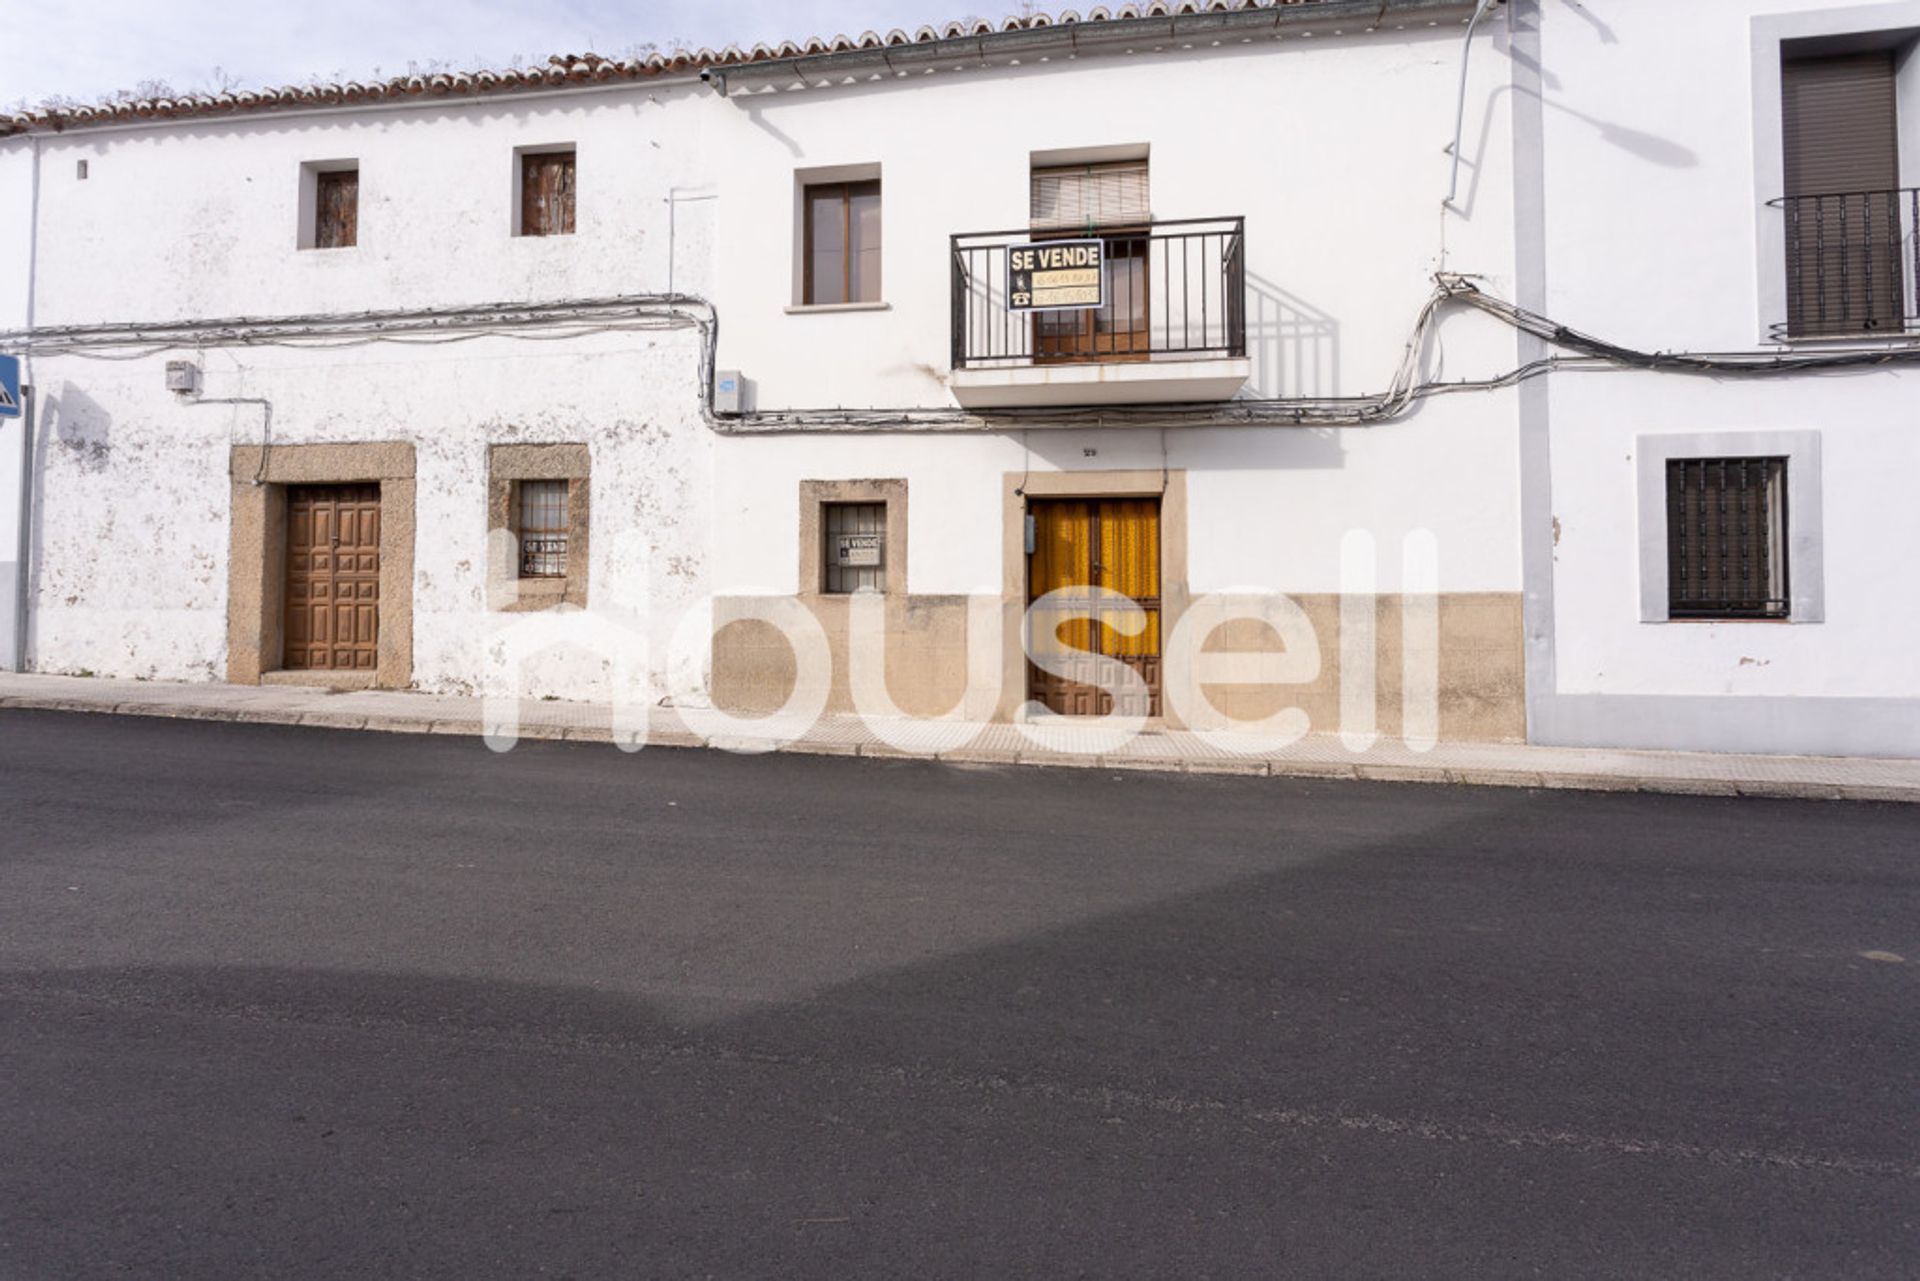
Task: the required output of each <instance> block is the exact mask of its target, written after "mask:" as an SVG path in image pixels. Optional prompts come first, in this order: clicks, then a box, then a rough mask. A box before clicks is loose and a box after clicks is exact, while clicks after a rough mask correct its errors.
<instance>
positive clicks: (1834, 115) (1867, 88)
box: [1780, 50, 1900, 196]
mask: <svg viewBox="0 0 1920 1281" xmlns="http://www.w3.org/2000/svg"><path fill="white" fill-rule="evenodd" d="M1780 70H1781V82H1780V88H1781V95H1780V100H1781V116H1782V119H1781V125H1782V134H1783V136H1782V141H1783V149H1784V152H1785V160H1786V180H1787V190H1786V192H1785V194H1786V195H1789V196H1821V195H1828V194H1831V193H1835V192H1862V191H1891V190H1893V189H1894V188H1895V187H1898V186H1899V185H1900V158H1899V157H1900V150H1899V136H1898V132H1897V124H1896V121H1897V120H1898V114H1897V108H1896V106H1895V102H1896V100H1895V97H1894V76H1893V54H1892V53H1891V52H1889V51H1886V50H1882V51H1879V52H1876V53H1861V54H1848V55H1846V56H1844V57H1835V58H1796V59H1793V60H1792V61H1789V62H1786V63H1783V64H1782V66H1781V69H1780Z"/></svg>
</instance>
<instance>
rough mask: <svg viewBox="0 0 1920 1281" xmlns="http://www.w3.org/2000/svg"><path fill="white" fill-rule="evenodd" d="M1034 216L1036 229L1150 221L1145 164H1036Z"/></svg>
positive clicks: (1033, 193)
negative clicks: (1047, 165) (1040, 166)
mask: <svg viewBox="0 0 1920 1281" xmlns="http://www.w3.org/2000/svg"><path fill="white" fill-rule="evenodd" d="M1030 217H1031V221H1032V224H1033V229H1034V230H1035V231H1071V230H1074V229H1081V230H1091V229H1093V228H1096V227H1137V226H1141V225H1143V224H1145V223H1147V222H1150V221H1151V220H1152V217H1153V214H1152V210H1151V207H1150V203H1149V201H1148V198H1147V162H1146V161H1144V160H1121V161H1113V162H1110V163H1105V164H1088V165H1054V166H1049V167H1045V168H1036V169H1035V170H1034V171H1033V182H1032V198H1031V207H1030Z"/></svg>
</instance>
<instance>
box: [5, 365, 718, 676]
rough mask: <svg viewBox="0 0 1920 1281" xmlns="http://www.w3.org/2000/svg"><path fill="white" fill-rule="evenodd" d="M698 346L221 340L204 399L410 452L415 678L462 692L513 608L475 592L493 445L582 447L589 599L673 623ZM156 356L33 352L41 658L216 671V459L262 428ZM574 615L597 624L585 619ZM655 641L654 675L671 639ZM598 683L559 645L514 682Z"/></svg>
mask: <svg viewBox="0 0 1920 1281" xmlns="http://www.w3.org/2000/svg"><path fill="white" fill-rule="evenodd" d="M698 350H699V340H698V336H697V334H695V333H694V331H692V330H685V331H673V332H660V333H620V334H606V335H601V336H596V337H591V338H577V339H570V340H568V341H567V342H565V343H545V342H536V343H529V342H517V341H514V340H511V339H505V338H497V337H490V338H486V339H481V340H477V341H474V342H467V343H460V344H456V345H453V346H448V347H439V348H418V347H399V346H381V347H374V348H347V349H345V350H341V351H333V352H325V351H316V350H287V349H281V348H250V349H243V350H218V351H209V352H207V353H206V354H205V356H204V366H205V386H204V391H203V395H204V397H205V398H207V399H209V400H212V399H214V398H220V397H246V396H265V397H268V398H271V399H272V400H273V403H274V412H273V434H272V443H273V444H275V445H293V444H316V443H340V442H364V441H404V442H407V443H411V444H412V445H413V446H414V447H415V450H416V508H417V510H416V520H417V526H416V541H415V551H414V579H413V611H414V613H413V623H414V677H415V683H416V685H417V686H418V687H419V688H420V689H423V690H428V691H433V692H443V693H466V692H472V691H474V690H475V688H476V680H477V677H478V675H479V673H480V672H481V671H482V670H483V667H484V661H485V656H484V651H485V647H486V646H487V644H488V642H489V638H490V637H492V636H493V635H495V633H496V632H497V631H498V630H499V629H500V628H503V627H507V626H511V625H513V624H514V623H515V622H517V621H519V620H522V619H524V618H526V617H527V616H526V615H514V614H503V613H501V612H499V611H495V610H490V609H489V608H488V607H487V600H486V568H487V541H486V540H487V520H486V512H487V493H486V487H487V447H488V446H489V445H492V444H502V443H518V442H543V443H544V442H586V443H587V444H589V445H590V446H591V450H592V478H591V485H592V498H591V501H592V510H593V522H594V527H593V536H592V539H591V540H590V549H591V563H590V565H589V568H588V573H589V580H588V581H589V587H588V590H589V602H590V604H591V605H592V606H594V607H595V608H607V609H614V610H624V611H630V612H635V613H637V612H639V611H640V610H642V609H643V608H644V607H646V606H648V605H649V604H650V605H651V606H652V607H653V610H654V614H655V617H656V619H667V620H670V619H671V618H672V617H673V616H675V615H677V613H678V612H679V611H680V610H683V609H685V608H686V606H687V605H688V603H689V602H690V601H692V600H693V599H694V598H696V597H698V596H699V595H700V594H701V593H703V592H704V590H705V579H706V546H705V544H706V526H707V519H706V514H705V496H706V493H707V490H708V487H709V483H710V482H709V474H708V469H709V463H708V457H709V453H710V449H711V436H710V435H709V433H708V432H707V430H706V428H705V427H704V425H703V424H702V423H701V421H700V418H699V413H698V400H697V396H698V384H697V381H696V379H695V370H696V368H697V360H698ZM164 363H165V357H163V356H162V357H154V358H151V359H144V360H139V361H134V362H127V363H114V364H103V363H102V362H96V361H85V360H80V359H76V358H71V357H63V358H57V359H47V360H43V361H42V362H41V368H42V371H43V376H44V377H46V379H47V381H48V383H49V386H50V395H49V405H48V411H49V412H48V415H47V423H48V433H47V438H46V442H45V447H44V450H43V456H42V459H41V469H40V470H41V476H42V506H41V515H42V520H41V522H40V535H39V538H40V544H39V555H40V560H39V566H40V568H39V574H38V583H37V595H38V600H39V605H38V609H37V613H36V615H35V620H34V632H33V639H32V647H31V653H32V654H33V655H34V656H35V658H36V661H37V665H38V668H39V670H42V671H62V672H83V671H90V672H93V673H95V674H98V675H102V676H119V677H146V678H153V679H172V680H195V679H200V680H215V679H219V678H220V677H221V676H222V674H223V673H224V670H225V662H226V637H227V618H226V605H227V578H228V571H229V560H228V539H229V515H230V513H229V506H230V497H229V487H228V476H227V473H228V458H229V453H230V450H231V448H232V446H234V445H250V444H257V443H259V441H260V433H261V424H262V411H261V408H260V407H259V406H257V405H222V404H212V403H207V404H197V405H196V404H193V403H191V402H189V401H184V400H181V399H178V398H176V397H174V396H173V395H172V394H171V393H169V392H167V391H166V390H165V389H164ZM561 630H562V633H563V634H565V633H566V632H567V631H568V629H567V628H566V627H564V626H563V627H562V629H561ZM572 631H573V634H575V635H577V636H579V637H581V638H582V639H583V640H589V641H590V640H591V638H592V636H593V633H592V632H591V631H589V630H587V629H586V626H585V625H584V624H581V625H580V626H578V627H576V628H574V629H572ZM655 657H656V662H655V665H654V666H655V668H656V670H657V671H659V672H661V673H662V674H663V678H664V664H665V657H666V647H665V642H664V638H663V639H661V640H659V641H658V642H656V644H655ZM604 679H605V673H604V664H603V662H602V661H601V659H600V658H599V657H598V656H596V655H595V654H591V653H588V654H574V655H571V656H570V655H568V654H566V653H557V654H554V655H551V656H548V657H546V658H544V659H542V660H541V661H539V662H536V663H534V664H532V665H531V666H530V667H529V669H528V679H527V684H526V686H525V689H526V692H527V693H528V694H529V695H530V696H532V697H541V696H548V695H550V696H554V697H561V698H596V697H600V696H602V695H603V693H604V689H605V686H604Z"/></svg>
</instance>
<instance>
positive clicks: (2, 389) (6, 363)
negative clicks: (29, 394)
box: [0, 356, 20, 418]
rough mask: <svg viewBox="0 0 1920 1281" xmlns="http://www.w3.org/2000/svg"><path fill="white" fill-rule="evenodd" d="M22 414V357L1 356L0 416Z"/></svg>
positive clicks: (13, 416)
mask: <svg viewBox="0 0 1920 1281" xmlns="http://www.w3.org/2000/svg"><path fill="white" fill-rule="evenodd" d="M19 416H20V357H18V356H0V418H18V417H19Z"/></svg>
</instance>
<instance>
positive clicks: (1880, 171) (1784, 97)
mask: <svg viewBox="0 0 1920 1281" xmlns="http://www.w3.org/2000/svg"><path fill="white" fill-rule="evenodd" d="M1894 86H1895V81H1894V57H1893V53H1892V52H1891V51H1890V50H1879V51H1876V52H1872V53H1855V54H1846V55H1844V56H1838V57H1819V58H1791V59H1788V60H1787V61H1786V62H1784V63H1783V64H1782V66H1781V107H1782V113H1781V115H1782V119H1781V125H1782V141H1783V150H1784V155H1783V157H1782V158H1783V160H1784V161H1785V166H1786V199H1785V200H1784V201H1782V202H1781V203H1782V206H1783V208H1784V209H1785V211H1786V219H1787V226H1786V232H1787V333H1788V335H1789V336H1790V337H1795V338H1819V337H1841V336H1847V335H1859V334H1872V333H1880V332H1885V333H1898V332H1900V330H1901V327H1902V323H1903V320H1902V318H1903V317H1904V316H1906V315H1907V314H1909V313H1908V309H1907V308H1906V306H1905V305H1904V304H1905V302H1906V299H1905V292H1906V290H1905V285H1906V277H1907V271H1906V261H1905V254H1904V244H1903V240H1904V238H1905V237H1906V236H1907V235H1910V234H1912V230H1913V229H1912V228H1911V227H1908V226H1904V225H1903V224H1904V222H1905V220H1906V217H1907V213H1908V210H1907V208H1906V206H1907V205H1908V204H1909V203H1910V202H1909V201H1908V200H1907V199H1906V198H1905V197H1904V195H1903V193H1902V192H1900V191H1899V190H1898V188H1899V186H1900V145H1899V125H1898V108H1897V105H1896V104H1897V99H1896V97H1895V93H1894Z"/></svg>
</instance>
